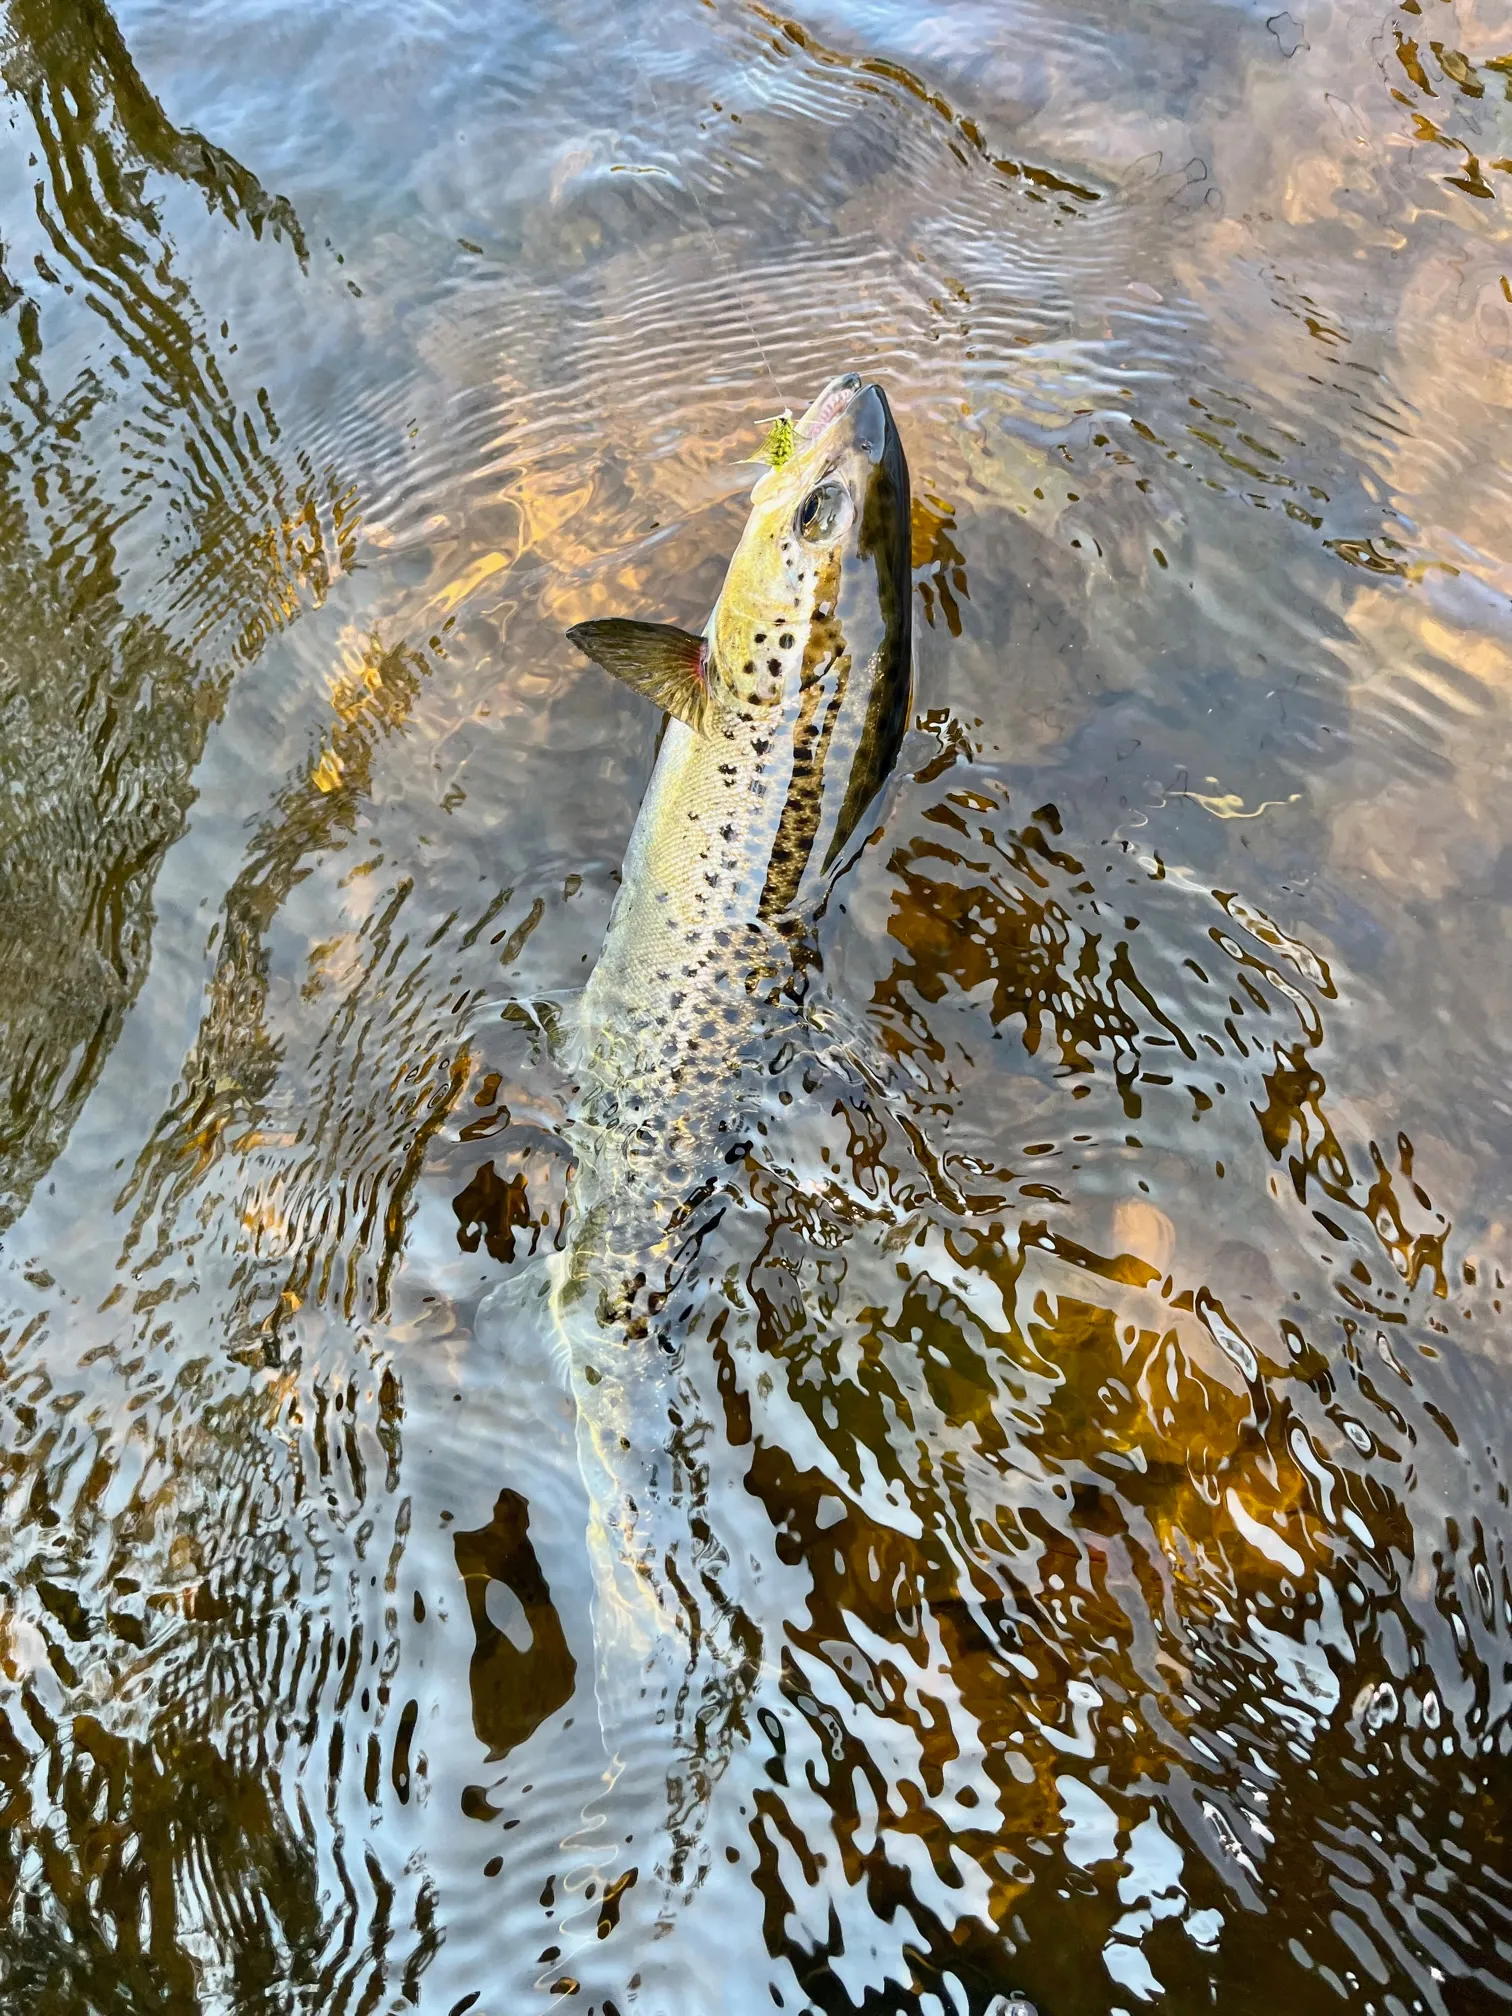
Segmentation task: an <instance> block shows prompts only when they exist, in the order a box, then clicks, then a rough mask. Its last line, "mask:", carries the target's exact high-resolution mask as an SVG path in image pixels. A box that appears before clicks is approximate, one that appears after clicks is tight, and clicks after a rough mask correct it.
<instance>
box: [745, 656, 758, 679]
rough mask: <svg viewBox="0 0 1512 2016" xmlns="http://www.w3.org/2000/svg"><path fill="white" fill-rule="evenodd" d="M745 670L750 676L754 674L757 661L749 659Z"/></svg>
mask: <svg viewBox="0 0 1512 2016" xmlns="http://www.w3.org/2000/svg"><path fill="white" fill-rule="evenodd" d="M745 669H746V673H747V675H748V676H750V675H752V674H754V673H755V670H756V660H755V659H754V658H747V660H746V662H745Z"/></svg>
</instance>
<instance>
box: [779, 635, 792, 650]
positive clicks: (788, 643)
mask: <svg viewBox="0 0 1512 2016" xmlns="http://www.w3.org/2000/svg"><path fill="white" fill-rule="evenodd" d="M777 642H778V643H779V644H780V645H781V647H782V649H783V650H784V651H791V650H792V648H793V633H792V631H791V630H784V631H783V633H782V635H781V636H780V637H779V638H778V639H777Z"/></svg>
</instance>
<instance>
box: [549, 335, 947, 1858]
mask: <svg viewBox="0 0 1512 2016" xmlns="http://www.w3.org/2000/svg"><path fill="white" fill-rule="evenodd" d="M910 615H911V576H910V565H909V489H908V471H907V466H906V464H905V462H904V457H903V451H902V447H901V445H900V443H899V440H898V435H897V431H896V429H895V427H894V424H893V419H892V414H891V412H890V410H889V408H888V404H887V400H886V398H885V397H884V396H883V394H882V392H881V391H880V389H878V388H877V387H876V386H866V387H863V386H862V384H861V381H860V379H859V378H857V377H855V376H853V375H846V376H844V377H841V378H837V379H835V380H834V381H833V382H832V383H831V384H830V385H828V386H826V388H825V390H824V391H823V392H822V393H821V394H820V396H819V398H818V399H817V400H816V401H815V402H814V404H813V405H812V406H811V407H810V408H809V410H808V412H807V413H805V414H804V416H803V418H802V419H801V420H800V421H799V422H797V424H796V428H795V436H794V442H793V450H792V453H791V455H790V456H788V457H787V458H785V459H784V460H783V462H782V465H781V466H780V467H778V468H773V469H771V470H770V471H768V472H767V473H765V474H763V476H762V477H761V479H760V481H759V482H758V483H757V485H756V488H755V491H754V493H753V497H752V508H751V515H750V518H749V520H748V522H747V524H746V528H745V532H744V534H743V536H742V538H741V541H740V545H739V547H738V548H737V550H736V553H735V555H734V558H733V559H732V561H731V563H730V568H729V572H728V574H727V575H726V577H725V582H724V586H723V588H722V590H721V591H720V595H719V599H718V601H717V603H716V604H715V608H714V613H713V616H712V617H711V619H710V621H709V623H708V626H707V628H706V630H705V633H704V635H703V636H701V637H696V636H692V635H690V634H688V633H686V632H683V631H679V630H674V629H670V628H667V627H665V626H661V625H652V624H643V623H632V622H622V621H617V620H614V621H602V622H592V623H584V624H580V625H579V626H578V627H577V628H576V629H575V630H573V631H572V632H571V633H570V634H571V636H572V639H573V641H574V642H575V643H576V644H577V645H578V646H579V648H580V649H582V650H583V651H584V652H586V653H587V654H588V656H590V657H591V658H594V659H596V660H597V661H598V663H599V664H601V665H602V666H604V667H605V668H606V669H607V670H608V671H610V672H612V673H614V674H615V676H616V677H618V678H621V679H624V680H625V681H626V682H627V683H628V684H630V685H632V686H634V687H636V688H637V689H638V690H639V691H641V692H643V693H645V694H646V695H647V696H648V697H649V698H651V699H653V700H655V701H656V702H657V704H658V705H659V706H661V707H663V708H664V709H665V710H666V711H667V713H668V714H669V715H670V716H671V717H672V718H671V719H670V721H669V722H668V724H667V729H666V734H665V738H664V740H663V742H662V746H661V753H660V757H659V759H658V762H657V765H656V770H655V774H654V775H653V777H652V779H651V783H650V786H649V788H648V790H647V793H646V797H645V801H644V803H643V805H642V807H641V811H640V816H639V819H638V820H637V822H636V826H635V831H634V834H633V835H632V837H631V841H630V846H629V851H628V853H627V855H626V858H625V864H624V875H623V886H622V888H621V891H620V894H619V897H618V899H617V901H616V903H615V907H614V913H613V916H612V918H611V920H610V925H609V931H608V935H607V938H606V940H605V944H604V948H603V951H602V954H601V956H600V958H599V962H598V965H597V967H596V968H595V971H594V973H593V977H592V979H591V981H590V983H589V986H588V990H587V994H586V997H585V1000H584V1004H583V1021H582V1029H581V1056H580V1065H581V1077H582V1096H581V1101H580V1110H579V1119H578V1126H577V1135H578V1145H579V1155H580V1160H579V1169H578V1175H577V1178H576V1183H575V1200H574V1212H575V1215H574V1230H573V1234H572V1238H571V1242H570V1248H569V1252H568V1254H567V1256H566V1263H565V1265H564V1266H563V1268H562V1271H561V1275H560V1278H559V1280H558V1282H557V1285H556V1288H555V1291H554V1303H555V1308H556V1315H557V1320H558V1325H559V1327H560V1330H561V1333H562V1337H563V1340H564V1343H565V1347H566V1351H567V1355H568V1360H569V1364H570V1368H571V1378H572V1385H573V1390H574V1395H575V1399H576V1403H577V1416H578V1442H579V1456H580V1460H581V1463H582V1467H583V1474H584V1480H585V1483H586V1485H587V1488H588V1496H589V1502H590V1505H591V1508H592V1511H591V1520H590V1534H589V1543H590V1552H591V1554H592V1558H593V1568H594V1580H595V1613H594V1618H595V1633H596V1637H597V1652H598V1661H599V1677H598V1698H599V1709H600V1717H601V1720H602V1722H603V1724H604V1735H605V1739H606V1743H607V1744H608V1747H609V1751H610V1755H611V1758H612V1759H613V1760H614V1761H613V1763H612V1765H611V1772H612V1773H614V1772H616V1771H618V1770H623V1769H625V1768H626V1767H627V1765H628V1766H629V1768H630V1769H631V1772H632V1776H633V1777H635V1778H636V1779H637V1780H644V1795H645V1796H646V1797H647V1798H651V1797H653V1796H656V1795H657V1793H658V1791H659V1787H660V1781H661V1780H662V1779H663V1778H664V1779H665V1789H666V1797H667V1801H668V1813H669V1815H670V1824H671V1830H672V1834H673V1837H674V1847H673V1859H672V1866H671V1871H670V1873H671V1874H672V1876H673V1878H674V1880H675V1879H677V1878H678V1876H679V1874H680V1872H681V1865H682V1864H683V1862H684V1859H685V1857H686V1854H687V1851H688V1848H689V1846H690V1845H691V1833H690V1829H691V1824H692V1822H693V1821H694V1819H695V1818H696V1815H697V1814H698V1812H699V1811H700V1809H701V1807H702V1805H703V1802H704V1799H705V1798H706V1796H707V1793H708V1791H709V1789H710V1788H711V1786H712V1784H713V1782H714V1780H715V1779H716V1778H717V1776H718V1774H719V1771H720V1769H721V1768H722V1765H723V1763H724V1761H725V1760H726V1758H727V1757H728V1754H729V1749H730V1745H731V1744H732V1743H733V1741H734V1738H735V1734H736V1731H737V1727H738V1724H739V1720H740V1707H741V1703H742V1701H743V1700H744V1698H745V1695H746V1693H747V1692H748V1691H749V1680H750V1676H751V1674H752V1672H753V1671H754V1669H755V1667H756V1665H757V1664H758V1663H759V1661H760V1653H761V1648H760V1642H759V1634H758V1633H757V1631H756V1629H755V1627H754V1625H752V1624H750V1622H749V1620H748V1619H746V1618H745V1617H744V1614H743V1613H742V1612H741V1611H740V1610H739V1606H738V1604H737V1603H735V1602H733V1601H732V1600H731V1598H730V1594H729V1586H728V1582H727V1581H725V1582H722V1580H721V1577H722V1574H723V1572H724V1571H725V1570H726V1569H727V1568H728V1567H729V1565H730V1564H729V1557H728V1556H726V1555H725V1553H724V1552H723V1550H722V1549H721V1548H720V1546H719V1544H718V1541H717V1538H716V1535H715V1533H714V1531H713V1519H712V1515H711V1512H710V1507H709V1499H708V1468H707V1464H708V1450H709V1448H710V1447H711V1446H715V1445H714V1429H713V1427H712V1416H711V1414H710V1411H709V1401H708V1400H707V1399H705V1398H704V1397H701V1396H700V1394H699V1393H698V1391H697V1390H695V1388H694V1385H693V1382H692V1379H691V1377H690V1375H689V1373H688V1371H687V1369H686V1368H685V1366H684V1364H683V1362H682V1348H681V1345H680V1343H679V1340H678V1317H679V1314H680V1313H681V1312H680V1311H679V1309H678V1306H677V1304H676V1303H675V1302H674V1301H673V1300H672V1299H671V1298H672V1295H673V1291H674V1289H675V1287H676V1284H677V1281H678V1279H679V1277H680V1275H681V1274H682V1273H683V1271H684V1270H685V1268H686V1267H687V1265H688V1264H689V1262H690V1261H691V1259H692V1258H693V1256H694V1255H695V1254H696V1251H697V1246H698V1243H699V1240H700V1239H701V1237H702V1236H703V1233H704V1232H705V1231H706V1230H707V1229H708V1227H709V1225H710V1224H711V1222H712V1219H713V1217H714V1216H715V1215H717V1212H718V1210H719V1209H720V1199H719V1196H718V1194H717V1182H718V1178H719V1176H720V1175H721V1174H722V1172H723V1171H724V1169H725V1167H726V1165H727V1164H732V1163H738V1162H739V1161H740V1160H741V1159H742V1158H741V1152H740V1149H739V1146H738V1145H737V1144H739V1142H740V1141H741V1139H742V1132H741V1130H742V1126H743V1125H749V1122H750V1115H751V1111H752V1108H753V1106H754V1105H755V1103H756V1101H757V1099H758V1097H759V1088H760V1085H761V1084H762V1083H763V1082H766V1083H769V1082H770V1080H769V1079H767V1078H766V1076H765V1073H764V1071H763V1070H762V1068H761V1065H762V1060H763V1057H764V1056H765V1055H766V1053H767V1052H769V1051H770V1049H771V1047H772V1045H773V1043H774V1042H777V1041H780V1040H781V1038H782V1033H783V1032H784V1031H785V1032H787V1034H788V1035H789V1036H791V1034H792V1032H793V1029H794V1024H795V1016H796V1012H797V1011H796V1007H795V1004H794V1001H793V1000H792V998H791V996H790V995H789V994H788V993H787V992H786V991H785V988H784V983H785V981H787V980H788V979H789V978H790V977H791V975H792V972H793V949H794V942H795V941H797V940H801V938H802V936H803V933H804V928H805V920H807V919H809V918H811V917H812V915H813V913H814V911H815V909H816V908H817V906H818V903H819V900H820V898H821V896H822V894H823V891H824V890H825V888H826V886H827V884H828V881H829V880H830V879H831V878H832V876H833V873H834V871H835V870H836V868H837V866H838V865H839V864H840V863H841V862H842V861H843V858H844V856H845V850H846V847H847V843H848V842H849V841H851V839H852V838H853V836H854V835H855V833H856V830H857V827H858V822H859V821H860V819H861V816H862V814H863V813H864V812H865V811H866V809H867V806H868V804H869V803H870V801H871V800H872V798H873V797H874V795H875V793H876V790H877V788H878V786H879V784H880V783H881V782H882V780H883V778H884V777H885V776H886V775H887V772H888V771H889V769H890V768H891V766H892V764H893V762H894V760H895V758H896V756H897V752H898V747H899V744H900V742H901V739H902V736H903V732H904V728H905V725H906V716H907V710H908V698H909V688H910V676H911V648H910ZM658 1723H660V1724H661V1725H662V1726H663V1729H664V1734H663V1737H662V1739H661V1744H660V1748H661V1753H662V1754H661V1761H660V1762H659V1763H658V1762H656V1761H655V1760H654V1759H653V1758H651V1757H649V1756H648V1755H647V1754H646V1748H647V1746H646V1745H643V1744H642V1741H641V1736H640V1733H639V1732H640V1731H641V1730H642V1729H644V1730H646V1731H649V1730H650V1729H652V1727H653V1726H654V1725H656V1724H658ZM667 1731H670V1735H671V1740H672V1742H673V1744H674V1748H675V1754H674V1755H671V1756H668V1754H667V1750H666V1743H667V1734H666V1733H665V1732H667ZM648 1771H649V1772H651V1773H653V1774H654V1775H655V1778H656V1780H657V1782H656V1783H652V1782H651V1781H650V1780H649V1779H645V1774H646V1773H647V1772H648Z"/></svg>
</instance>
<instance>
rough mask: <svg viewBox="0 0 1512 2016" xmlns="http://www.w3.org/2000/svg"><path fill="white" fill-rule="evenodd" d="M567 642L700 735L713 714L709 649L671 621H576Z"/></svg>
mask: <svg viewBox="0 0 1512 2016" xmlns="http://www.w3.org/2000/svg"><path fill="white" fill-rule="evenodd" d="M567 636H568V639H569V641H570V642H571V643H573V644H576V646H577V648H578V649H579V651H581V652H582V653H583V655H584V656H585V657H587V658H591V659H592V660H593V662H594V663H595V664H596V665H602V666H603V668H604V670H605V671H606V672H609V673H612V674H613V676H614V677H615V678H616V679H623V680H624V682H625V684H626V685H627V686H633V687H634V689H635V691H636V692H637V693H644V694H645V696H646V698H647V699H648V700H651V701H654V702H655V704H656V705H657V706H658V707H662V708H665V710H666V711H667V713H669V714H675V715H676V716H677V718H678V720H679V721H686V722H687V724H688V726H689V727H690V728H692V729H694V730H695V731H696V732H697V733H699V734H702V733H703V731H704V730H705V729H706V728H707V727H708V725H709V722H710V719H711V718H712V716H713V711H714V703H713V701H712V700H711V698H710V696H709V646H708V643H707V641H706V640H705V639H704V638H702V637H695V636H693V635H692V633H691V632H690V631H687V630H678V629H675V628H674V627H673V625H672V624H670V623H631V622H629V621H627V620H626V619H625V618H624V617H621V616H609V617H605V618H603V619H601V620H599V621H597V622H593V623H575V624H574V625H573V626H572V628H571V629H570V630H569V631H568V632H567Z"/></svg>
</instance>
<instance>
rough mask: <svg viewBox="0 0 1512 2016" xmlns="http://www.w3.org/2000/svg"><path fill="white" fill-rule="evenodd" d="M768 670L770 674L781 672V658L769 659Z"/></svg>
mask: <svg viewBox="0 0 1512 2016" xmlns="http://www.w3.org/2000/svg"><path fill="white" fill-rule="evenodd" d="M767 670H768V672H780V671H781V670H782V660H781V659H780V658H768V660H767Z"/></svg>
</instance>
